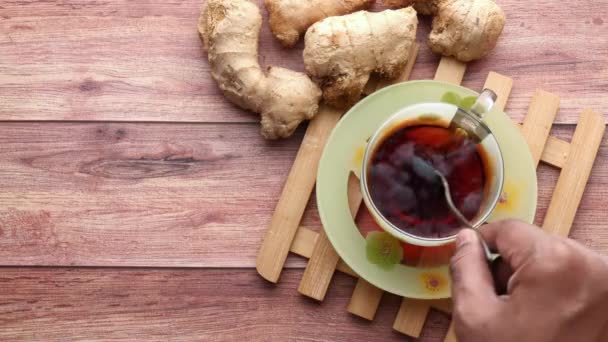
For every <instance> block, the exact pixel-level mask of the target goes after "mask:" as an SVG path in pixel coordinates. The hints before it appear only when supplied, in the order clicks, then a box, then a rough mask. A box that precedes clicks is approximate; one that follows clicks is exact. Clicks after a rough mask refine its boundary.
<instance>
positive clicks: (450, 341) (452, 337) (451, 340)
mask: <svg viewBox="0 0 608 342" xmlns="http://www.w3.org/2000/svg"><path fill="white" fill-rule="evenodd" d="M443 342H458V339H457V338H456V332H455V331H454V322H450V327H449V328H448V333H447V335H446V336H445V339H444V340H443Z"/></svg>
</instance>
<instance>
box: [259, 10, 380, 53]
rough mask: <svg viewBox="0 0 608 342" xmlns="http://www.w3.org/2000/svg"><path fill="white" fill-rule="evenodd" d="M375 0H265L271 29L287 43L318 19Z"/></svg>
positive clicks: (290, 44) (287, 45)
mask: <svg viewBox="0 0 608 342" xmlns="http://www.w3.org/2000/svg"><path fill="white" fill-rule="evenodd" d="M374 1H375V0H308V1H304V0H265V1H264V4H265V5H266V10H267V11H268V15H269V16H270V29H271V30H272V33H273V34H274V35H275V36H276V37H277V39H278V40H279V41H280V42H281V43H282V44H283V45H284V46H286V47H292V46H294V45H295V44H296V43H297V42H298V39H300V35H301V34H302V33H304V32H306V30H307V29H308V28H309V27H310V25H312V24H314V23H316V22H317V21H319V20H322V19H325V18H327V17H333V16H337V15H344V14H348V13H353V12H356V11H360V10H362V9H366V8H369V7H370V6H371V5H372V4H373V3H374Z"/></svg>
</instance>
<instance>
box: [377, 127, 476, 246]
mask: <svg viewBox="0 0 608 342" xmlns="http://www.w3.org/2000/svg"><path fill="white" fill-rule="evenodd" d="M483 156H484V153H483V150H481V146H479V145H478V144H476V143H475V141H473V140H472V139H471V138H470V137H469V136H468V135H466V134H464V133H463V132H461V131H459V130H458V129H453V128H444V127H439V126H432V125H424V124H421V125H411V123H410V125H406V126H403V127H397V128H395V129H394V130H393V132H392V133H390V134H388V135H387V137H386V138H384V140H383V141H381V142H380V143H379V144H378V147H377V148H376V150H375V151H374V153H373V155H372V158H371V163H370V166H369V169H368V175H369V176H368V179H367V183H368V188H369V190H370V195H371V198H372V201H373V202H374V204H375V206H376V208H377V209H378V210H379V211H380V213H381V214H382V215H383V216H384V217H385V218H386V219H387V220H389V221H390V222H391V223H393V225H395V226H396V227H398V228H400V229H401V230H403V231H405V232H407V233H410V234H413V235H416V236H420V237H426V238H441V237H447V236H451V235H454V234H456V232H457V230H458V229H459V228H461V227H462V225H461V224H460V222H459V221H458V219H457V217H456V216H455V215H454V214H452V212H451V211H450V210H449V208H448V205H447V202H446V200H445V197H444V193H443V187H442V185H441V183H440V182H438V181H436V180H433V179H432V177H431V179H429V177H428V174H427V175H425V174H422V173H423V172H424V171H421V170H420V168H419V167H416V165H415V164H416V163H415V162H413V160H414V159H416V157H417V158H421V159H423V160H424V161H426V162H427V163H429V164H431V165H433V166H434V168H435V169H437V170H439V171H440V172H441V173H442V174H443V175H444V176H445V177H446V178H447V180H448V182H449V184H450V190H451V193H452V200H453V201H454V204H456V206H457V207H458V208H459V209H460V211H461V212H462V213H463V214H464V215H465V216H466V217H467V218H468V219H469V220H470V219H473V218H474V217H475V216H476V215H477V213H478V212H479V209H480V207H481V202H482V200H483V194H484V187H485V180H486V175H485V169H484V161H483ZM418 160H419V159H418Z"/></svg>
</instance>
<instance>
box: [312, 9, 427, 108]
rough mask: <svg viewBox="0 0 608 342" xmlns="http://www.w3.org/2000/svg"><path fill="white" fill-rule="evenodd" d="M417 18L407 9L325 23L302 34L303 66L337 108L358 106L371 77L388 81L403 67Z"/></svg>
mask: <svg viewBox="0 0 608 342" xmlns="http://www.w3.org/2000/svg"><path fill="white" fill-rule="evenodd" d="M417 27H418V18H417V17H416V11H414V9H412V8H406V9H401V10H396V11H394V10H386V11H383V12H378V13H371V12H366V11H360V12H356V13H353V14H348V15H344V16H340V17H330V18H327V19H324V20H322V21H320V22H318V23H316V24H314V25H313V26H311V27H310V28H309V29H308V31H307V32H306V36H305V39H304V40H305V47H304V64H305V66H306V70H307V72H308V74H309V75H311V76H312V77H313V79H315V80H317V81H318V82H319V83H320V84H321V87H322V88H323V98H324V99H325V101H326V102H327V103H328V104H330V105H332V106H335V107H338V108H347V107H349V106H351V105H353V104H355V102H357V101H358V100H359V99H360V97H361V94H362V92H363V89H364V87H365V84H366V83H367V81H368V80H369V77H370V75H371V74H372V73H377V74H380V75H381V76H383V77H386V78H389V79H393V78H396V77H398V76H399V74H400V72H401V71H403V68H404V67H405V65H406V64H407V61H408V57H409V51H410V49H411V47H412V44H413V43H414V41H415V39H416V29H417Z"/></svg>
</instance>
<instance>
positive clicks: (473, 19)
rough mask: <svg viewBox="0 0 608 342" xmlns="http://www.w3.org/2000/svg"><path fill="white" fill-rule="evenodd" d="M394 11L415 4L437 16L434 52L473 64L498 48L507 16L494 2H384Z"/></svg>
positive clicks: (394, 0)
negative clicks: (472, 62)
mask: <svg viewBox="0 0 608 342" xmlns="http://www.w3.org/2000/svg"><path fill="white" fill-rule="evenodd" d="M383 1H384V4H385V5H387V6H389V7H392V8H400V7H404V6H410V5H413V6H414V8H415V9H416V10H417V11H419V12H420V13H421V14H427V15H432V16H434V18H433V27H432V31H431V34H430V36H429V41H428V44H429V46H430V47H431V50H433V52H435V53H438V54H441V55H444V56H454V57H455V58H456V59H458V60H460V61H462V62H469V61H472V60H476V59H480V58H483V57H485V56H487V55H488V53H490V51H492V50H493V49H494V47H496V43H497V42H498V37H499V36H500V34H501V33H502V30H503V28H504V26H505V14H504V12H503V11H502V9H501V8H500V7H499V6H498V5H497V4H496V3H495V2H494V1H492V0H383Z"/></svg>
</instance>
